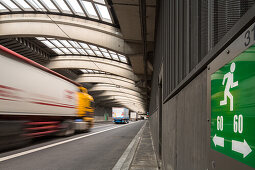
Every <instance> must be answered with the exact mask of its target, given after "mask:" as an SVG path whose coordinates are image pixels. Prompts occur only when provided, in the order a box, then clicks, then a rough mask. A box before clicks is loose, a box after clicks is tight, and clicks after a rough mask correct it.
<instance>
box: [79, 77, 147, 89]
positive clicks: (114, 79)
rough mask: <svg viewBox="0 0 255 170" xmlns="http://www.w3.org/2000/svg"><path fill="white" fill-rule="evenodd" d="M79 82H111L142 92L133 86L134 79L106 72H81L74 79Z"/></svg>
mask: <svg viewBox="0 0 255 170" xmlns="http://www.w3.org/2000/svg"><path fill="white" fill-rule="evenodd" d="M75 81H77V82H79V83H104V84H111V85H115V86H117V87H123V88H127V89H130V90H133V91H136V92H138V93H142V90H141V89H140V88H139V87H136V86H135V81H132V80H130V79H127V78H124V77H119V76H116V75H108V74H82V75H79V77H78V78H77V79H76V80H75Z"/></svg>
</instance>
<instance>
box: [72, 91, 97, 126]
mask: <svg viewBox="0 0 255 170" xmlns="http://www.w3.org/2000/svg"><path fill="white" fill-rule="evenodd" d="M77 95H78V105H77V115H78V118H77V119H76V130H77V129H78V130H82V131H83V130H89V129H90V128H91V127H92V126H93V124H94V99H93V97H92V96H91V95H89V94H88V90H87V89H86V88H84V87H79V92H77Z"/></svg>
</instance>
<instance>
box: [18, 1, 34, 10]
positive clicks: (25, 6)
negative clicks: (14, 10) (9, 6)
mask: <svg viewBox="0 0 255 170" xmlns="http://www.w3.org/2000/svg"><path fill="white" fill-rule="evenodd" d="M16 1H17V2H18V4H19V5H20V6H22V7H23V8H30V9H31V7H30V6H29V5H28V4H27V3H26V2H25V1H24V0H16Z"/></svg>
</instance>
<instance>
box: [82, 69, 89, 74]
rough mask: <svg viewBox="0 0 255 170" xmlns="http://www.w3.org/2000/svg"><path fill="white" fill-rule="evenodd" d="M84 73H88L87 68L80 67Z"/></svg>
mask: <svg viewBox="0 0 255 170" xmlns="http://www.w3.org/2000/svg"><path fill="white" fill-rule="evenodd" d="M80 70H81V71H82V72H83V73H88V71H87V70H86V69H80Z"/></svg>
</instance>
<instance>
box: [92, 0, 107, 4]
mask: <svg viewBox="0 0 255 170" xmlns="http://www.w3.org/2000/svg"><path fill="white" fill-rule="evenodd" d="M94 2H98V3H101V4H105V1H104V0H94Z"/></svg>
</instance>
